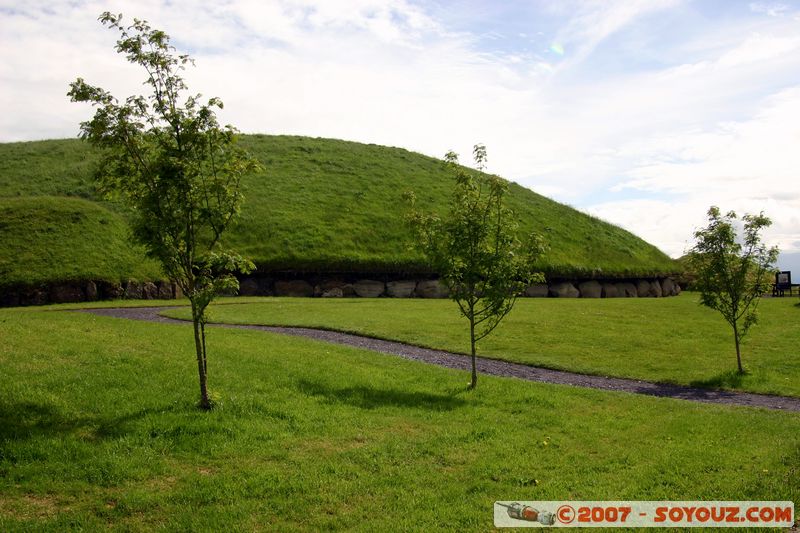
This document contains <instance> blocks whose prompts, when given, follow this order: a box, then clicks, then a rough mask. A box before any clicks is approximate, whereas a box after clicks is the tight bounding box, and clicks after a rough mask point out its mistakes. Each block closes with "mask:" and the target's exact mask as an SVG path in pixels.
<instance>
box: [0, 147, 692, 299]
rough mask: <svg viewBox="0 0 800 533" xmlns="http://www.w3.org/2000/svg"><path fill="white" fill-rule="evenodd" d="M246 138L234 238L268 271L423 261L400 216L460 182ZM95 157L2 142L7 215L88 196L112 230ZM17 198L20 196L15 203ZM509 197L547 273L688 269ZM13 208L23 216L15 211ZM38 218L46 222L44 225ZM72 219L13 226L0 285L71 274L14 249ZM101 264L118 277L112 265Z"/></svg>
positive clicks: (516, 191) (58, 233) (51, 212)
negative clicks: (255, 168) (253, 167)
mask: <svg viewBox="0 0 800 533" xmlns="http://www.w3.org/2000/svg"><path fill="white" fill-rule="evenodd" d="M241 144H242V145H243V146H244V147H245V148H247V149H248V150H249V151H250V152H251V153H252V154H253V155H254V156H255V157H257V158H258V159H259V160H260V161H261V162H262V163H263V164H264V166H265V168H266V169H267V170H266V171H265V172H264V173H262V174H258V175H252V176H248V177H247V178H246V179H245V180H244V182H243V189H244V194H245V203H244V205H243V209H242V214H241V218H240V220H239V221H238V224H237V225H236V227H234V228H232V230H231V231H230V232H229V234H228V235H227V244H229V245H231V246H232V247H234V248H236V249H237V250H238V251H240V252H242V253H244V254H246V255H248V256H249V257H250V258H252V259H253V260H254V261H255V262H256V264H257V265H258V266H259V268H260V269H262V270H271V269H286V268H289V269H298V270H321V271H327V272H331V271H358V272H372V273H377V272H420V271H423V272H424V271H425V270H426V268H425V267H424V265H423V262H422V259H421V256H420V255H419V254H418V253H417V252H415V251H413V250H412V248H411V244H412V241H411V238H410V236H409V234H408V231H407V228H406V227H405V226H404V223H403V219H404V216H405V214H406V213H407V211H408V210H409V207H408V206H407V204H405V203H404V202H403V201H402V197H403V194H404V193H405V192H406V191H414V192H415V193H416V196H417V198H418V200H419V207H421V208H423V209H427V210H439V211H442V210H444V209H445V208H446V206H447V204H448V201H449V197H450V191H451V188H452V181H451V176H450V174H449V173H448V172H447V170H446V168H445V166H444V164H443V162H442V161H440V160H437V159H433V158H430V157H426V156H422V155H420V154H416V153H412V152H409V151H407V150H403V149H400V148H389V147H384V146H376V145H365V144H359V143H354V142H346V141H338V140H331V139H312V138H306V137H288V136H266V135H248V136H243V137H242V138H241ZM96 160H97V156H96V154H95V153H94V152H92V151H91V150H90V148H89V146H88V145H86V144H85V143H82V142H81V141H79V140H51V141H39V142H25V143H5V144H0V202H2V206H3V209H4V211H3V213H4V217H8V218H11V219H15V218H16V219H22V218H25V219H27V220H31V219H32V217H33V215H38V216H41V217H42V218H43V219H45V220H50V219H54V218H58V217H60V216H61V215H60V211H59V208H60V206H58V204H57V201H56V200H55V198H65V197H76V198H81V199H84V200H85V201H86V202H87V203H84V204H81V203H79V202H77V201H72V202H70V203H67V200H63V201H64V202H65V205H69V209H71V210H73V211H75V210H78V209H80V208H81V206H83V208H84V209H85V211H86V213H85V215H84V216H83V222H82V224H83V226H82V227H84V228H86V231H88V232H90V233H97V232H99V231H102V230H103V229H104V227H100V226H97V224H96V223H95V218H96V213H97V210H98V209H101V208H102V209H104V210H110V211H113V212H115V213H117V214H118V215H120V214H123V212H122V210H121V209H120V206H119V205H116V204H114V203H113V202H108V201H104V200H101V198H100V196H99V195H98V193H97V192H96V191H95V187H94V185H93V183H92V180H91V176H92V168H93V165H94V164H95V162H96ZM43 196H47V197H48V198H42V197H43ZM11 198H16V199H18V200H17V202H16V203H12V202H9V199H11ZM22 198H24V199H25V200H21V199H22ZM88 202H93V203H94V202H96V203H97V205H98V206H99V207H98V206H92V205H91V204H89V203H88ZM508 203H509V206H510V207H511V208H513V209H514V210H515V211H516V213H517V215H518V217H519V219H520V223H521V230H522V231H524V232H527V231H530V230H532V229H535V230H537V231H539V232H541V233H543V234H544V235H545V237H546V239H547V240H548V242H549V244H550V246H551V249H550V251H549V252H548V253H547V255H546V256H545V257H543V258H542V260H541V262H540V265H539V266H540V267H541V268H542V270H544V271H546V272H549V273H553V272H556V273H560V274H562V275H581V276H601V277H602V276H625V275H637V276H644V275H650V274H658V273H662V274H663V273H672V272H675V271H679V270H680V269H679V268H678V267H677V266H676V263H675V262H673V261H672V260H671V259H669V258H668V257H667V256H666V255H665V254H663V253H662V252H660V251H659V250H658V249H656V248H655V247H654V246H652V245H650V244H647V243H646V242H644V241H642V240H641V239H639V238H637V237H635V236H634V235H632V234H631V233H629V232H627V231H624V230H622V229H621V228H618V227H616V226H613V225H611V224H608V223H605V222H603V221H600V220H598V219H596V218H593V217H591V216H589V215H586V214H584V213H581V212H579V211H576V210H574V209H572V208H571V207H568V206H566V205H563V204H559V203H557V202H554V201H552V200H549V199H547V198H545V197H543V196H540V195H538V194H536V193H534V192H532V191H530V190H528V189H525V188H523V187H520V186H518V185H516V184H511V188H510V194H509V197H508ZM14 207H17V208H19V209H20V214H16V213H13V212H12V211H13V209H12V208H14ZM105 217H106V218H110V215H105ZM115 220H116V219H115ZM1 221H2V219H0V222H1ZM32 223H33V227H34V228H37V227H38V226H39V225H43V224H45V223H46V222H38V221H36V220H33V222H32ZM74 227H75V226H74V224H72V225H71V224H66V225H65V227H64V228H63V231H62V228H61V227H60V226H58V225H56V226H53V227H52V228H51V232H52V234H51V235H50V238H49V240H37V239H33V240H30V241H27V240H26V239H27V237H28V233H29V232H26V231H25V228H24V227H18V226H15V225H10V226H8V227H5V228H4V231H3V234H2V235H3V236H2V238H0V257H5V258H6V262H7V263H8V264H7V265H6V266H5V267H4V268H5V269H6V271H7V272H8V273H4V271H0V285H2V284H3V283H9V282H15V281H16V276H17V274H19V273H24V272H26V271H27V272H29V273H30V276H31V279H34V278H35V279H50V280H53V281H63V280H64V278H63V277H62V276H64V275H66V274H67V273H66V272H64V271H63V269H61V268H60V267H59V266H57V265H54V264H53V265H47V264H39V263H36V264H34V265H33V266H30V265H27V264H25V263H23V262H22V261H16V259H15V257H17V255H16V254H15V251H16V250H18V248H19V246H18V245H19V243H25V244H27V246H28V248H29V249H26V250H25V253H28V254H31V255H37V256H39V255H46V254H48V253H50V248H49V247H50V246H52V242H53V241H57V242H58V243H59V244H58V246H59V247H60V248H59V249H56V250H55V253H60V250H62V249H63V250H70V249H72V248H76V249H81V248H82V247H83V243H82V242H81V239H80V237H79V235H80V234H76V233H75V232H74V231H71V230H72V229H74ZM125 237H126V235H125V233H124V232H120V231H117V229H115V230H114V231H109V232H108V233H107V235H106V236H105V238H106V239H107V246H108V247H110V249H112V250H113V249H117V248H123V247H125V246H126V244H127V243H126V241H125ZM42 248H44V249H42ZM70 260H71V262H69V263H68V264H70V265H72V267H71V268H73V269H77V270H78V273H77V274H74V275H76V276H78V278H79V279H88V278H89V277H91V276H94V275H96V274H97V273H98V270H97V269H96V268H95V265H93V264H92V263H89V262H84V260H83V256H82V255H81V254H77V253H76V254H74V255H73V256H71V257H70ZM140 260H141V254H139V255H137V256H136V257H135V258H132V257H124V256H120V261H121V262H122V263H123V267H121V270H122V271H125V272H134V273H136V274H137V275H143V274H144V273H141V272H137V268H138V263H139V261H140ZM118 270H120V269H118ZM99 272H100V273H101V274H103V275H104V276H115V275H117V273H116V272H114V271H102V270H101V271H99ZM70 275H73V274H72V273H70ZM103 279H106V280H107V281H119V278H115V279H107V278H103Z"/></svg>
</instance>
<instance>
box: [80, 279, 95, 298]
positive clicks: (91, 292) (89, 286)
mask: <svg viewBox="0 0 800 533" xmlns="http://www.w3.org/2000/svg"><path fill="white" fill-rule="evenodd" d="M83 294H84V295H85V296H86V301H87V302H94V301H95V300H97V298H98V291H97V285H96V284H95V282H94V281H87V282H86V283H84V284H83Z"/></svg>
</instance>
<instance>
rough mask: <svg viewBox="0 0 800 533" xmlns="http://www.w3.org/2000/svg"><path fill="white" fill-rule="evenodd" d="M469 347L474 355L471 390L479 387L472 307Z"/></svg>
mask: <svg viewBox="0 0 800 533" xmlns="http://www.w3.org/2000/svg"><path fill="white" fill-rule="evenodd" d="M469 345H470V351H471V353H472V381H471V382H470V384H469V388H470V389H474V388H475V387H477V386H478V369H477V365H476V361H475V316H474V314H473V313H472V308H471V307H470V316H469Z"/></svg>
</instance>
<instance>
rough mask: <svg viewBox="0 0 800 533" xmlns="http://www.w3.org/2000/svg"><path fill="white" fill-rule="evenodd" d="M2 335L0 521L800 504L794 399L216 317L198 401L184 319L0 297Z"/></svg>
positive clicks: (462, 520)
mask: <svg viewBox="0 0 800 533" xmlns="http://www.w3.org/2000/svg"><path fill="white" fill-rule="evenodd" d="M680 300H682V299H672V300H670V301H669V302H672V301H680ZM307 302H309V303H314V304H322V305H329V304H326V303H324V302H321V301H314V302H311V301H307ZM609 302H610V301H609ZM643 302H644V300H643V301H641V302H639V303H643ZM366 303H373V302H366ZM387 303H391V304H392V305H394V304H397V309H401V307H402V306H403V305H409V303H407V302H400V301H391V302H384V301H376V302H374V304H375V305H386V304H387ZM444 303H446V302H435V303H434V304H435V305H434V306H433V307H432V309H436V308H437V306H438V305H439V304H444ZM582 303H584V304H585V303H587V302H582ZM658 303H661V304H666V303H667V302H666V301H663V302H658ZM336 304H337V305H340V306H344V305H352V306H356V305H359V304H356V303H351V302H336ZM269 305H273V306H276V307H277V306H284V309H288V308H292V307H294V306H298V305H299V302H294V301H288V300H284V301H276V302H270V303H268V304H265V305H264V306H269ZM765 307H766V306H765ZM309 308H310V306H309ZM50 309H64V307H60V308H58V307H56V308H50ZM228 309H230V310H233V309H241V308H240V307H239V306H230V307H226V308H224V309H223V307H221V306H220V307H217V308H215V312H216V313H218V314H221V313H222V312H223V310H228ZM253 309H254V310H255V309H259V307H254V308H253ZM328 309H329V310H330V309H332V308H328ZM364 309H367V308H366V307H365V308H364ZM442 309H443V308H442ZM334 314H335V313H333V314H332V315H334ZM434 314H436V315H437V316H443V314H442V313H434ZM397 316H398V318H400V317H401V316H402V312H401V311H398V313H397ZM423 322H424V317H423ZM0 338H2V339H3V342H2V343H0V530H2V531H17V530H31V531H34V530H35V531H65V530H98V529H114V530H143V529H154V528H161V529H164V530H180V531H186V530H229V531H235V530H280V531H286V530H299V531H318V530H328V529H333V530H341V529H356V530H363V531H394V530H418V531H423V530H424V531H429V530H453V531H485V530H487V529H491V524H492V502H493V501H495V500H509V499H519V500H533V499H538V500H551V499H601V500H602V499H641V500H660V499H680V500H690V499H704V500H748V499H758V500H791V501H794V502H795V503H796V504H797V503H798V502H800V470H798V465H800V437H798V436H799V435H800V415H798V414H797V413H782V412H770V411H763V410H755V409H748V408H726V407H721V406H709V405H700V404H693V403H689V402H681V401H675V400H666V399H656V398H649V397H640V396H634V395H627V394H622V393H609V392H600V391H592V390H583V389H575V388H571V387H565V386H554V385H544V384H536V383H528V382H523V381H519V380H514V379H501V378H492V377H483V378H482V379H481V382H480V384H479V388H478V389H477V390H476V391H474V392H472V393H467V392H465V388H464V385H465V383H466V381H467V377H466V374H465V373H463V372H457V371H452V370H447V369H442V368H437V367H432V366H429V365H425V364H421V363H415V362H410V361H406V360H403V359H400V358H394V357H389V356H382V355H378V354H375V353H371V352H365V351H361V350H357V349H351V348H345V347H337V346H331V345H327V344H322V343H319V342H315V341H311V340H305V339H297V338H289V337H282V336H277V335H271V334H265V333H261V332H251V331H238V330H222V329H212V330H210V332H209V349H210V361H209V365H210V367H209V369H210V373H211V378H210V379H211V387H212V390H213V391H214V393H215V395H216V396H217V398H218V400H219V402H220V405H219V407H218V409H216V410H215V411H212V412H210V413H204V412H199V411H197V410H196V409H195V408H194V401H195V398H196V396H197V392H196V390H195V389H196V387H197V384H196V380H197V378H196V368H195V362H194V354H193V346H192V341H191V328H190V327H189V326H184V325H163V324H151V323H142V322H133V321H125V320H120V319H112V318H101V317H97V316H94V315H88V314H82V313H76V312H62V311H53V310H46V309H41V308H39V309H34V308H27V309H3V310H0Z"/></svg>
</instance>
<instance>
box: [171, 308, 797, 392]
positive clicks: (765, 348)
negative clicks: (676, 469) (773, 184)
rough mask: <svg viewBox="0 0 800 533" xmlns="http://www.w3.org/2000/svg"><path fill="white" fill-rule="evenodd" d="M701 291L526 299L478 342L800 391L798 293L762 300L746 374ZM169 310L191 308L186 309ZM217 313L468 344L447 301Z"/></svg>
mask: <svg viewBox="0 0 800 533" xmlns="http://www.w3.org/2000/svg"><path fill="white" fill-rule="evenodd" d="M698 300H699V299H698V297H697V295H696V294H692V293H683V294H682V295H681V296H679V297H677V298H659V299H655V298H619V299H596V300H592V299H560V298H532V299H520V300H518V301H517V305H516V307H515V308H514V310H513V311H512V312H511V314H510V315H509V316H508V317H506V319H505V321H504V322H503V323H502V324H501V325H500V326H499V327H498V328H497V330H495V332H494V333H493V334H492V335H490V336H489V337H487V338H486V339H484V340H483V341H481V342H480V343H479V345H478V353H479V354H480V355H483V356H486V357H493V358H496V359H504V360H507V361H514V362H519V363H524V364H528V365H534V366H544V367H548V368H556V369H562V370H572V371H575V372H581V373H587V374H599V375H608V376H618V377H630V378H637V379H644V380H648V381H660V382H668V383H679V384H684V385H696V386H702V387H714V388H726V389H735V390H746V391H752V392H764V393H773V394H784V395H791V396H800V357H798V356H797V347H798V346H799V345H800V320H798V318H800V306H798V305H797V303H798V301H797V299H796V298H765V299H763V300H762V301H761V304H760V308H759V311H760V323H759V324H758V325H756V326H754V327H753V329H752V330H751V332H750V335H749V336H748V337H746V339H745V342H744V345H743V348H742V350H743V355H742V357H743V360H744V363H745V365H746V366H747V368H748V369H749V374H748V375H746V376H740V375H738V374H737V373H736V372H735V370H736V354H735V351H734V346H733V336H732V333H731V330H730V326H728V325H727V323H726V322H725V321H724V320H723V319H722V317H721V315H719V313H717V312H715V311H712V310H710V309H708V308H705V307H701V306H700V305H699V304H698ZM248 301H250V302H257V301H258V300H248ZM165 314H167V315H169V316H175V317H180V318H187V317H188V316H189V315H188V312H187V311H185V310H172V311H168V312H166V313H165ZM211 319H212V320H215V321H221V322H231V323H239V324H267V325H285V326H310V327H319V328H326V329H335V330H339V331H347V332H353V333H360V334H364V335H370V336H374V337H380V338H384V339H391V340H399V341H404V342H408V343H411V344H416V345H420V346H426V347H431V348H439V349H444V350H449V351H454V352H460V353H469V336H468V330H467V322H466V320H465V319H463V318H461V317H460V316H459V313H458V310H457V306H456V305H455V304H454V303H453V302H451V301H449V300H417V299H414V300H397V299H345V300H335V299H303V298H265V299H263V300H262V301H261V303H248V304H246V305H215V306H213V307H212V309H211Z"/></svg>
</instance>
